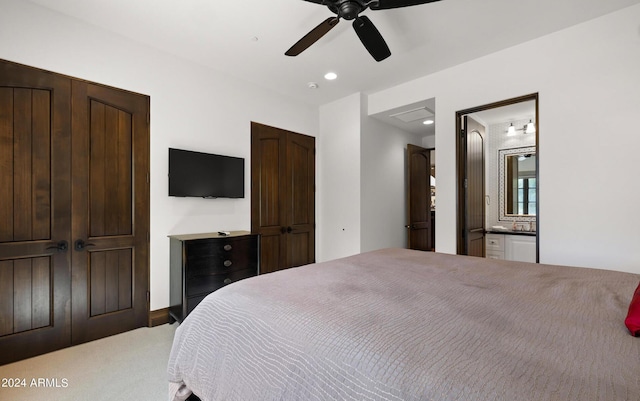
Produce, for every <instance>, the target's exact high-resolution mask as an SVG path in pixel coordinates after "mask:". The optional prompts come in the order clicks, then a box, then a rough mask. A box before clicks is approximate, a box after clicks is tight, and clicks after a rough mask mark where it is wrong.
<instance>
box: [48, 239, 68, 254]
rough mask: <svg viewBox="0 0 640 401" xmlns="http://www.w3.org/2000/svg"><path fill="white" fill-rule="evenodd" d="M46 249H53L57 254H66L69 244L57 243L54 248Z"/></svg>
mask: <svg viewBox="0 0 640 401" xmlns="http://www.w3.org/2000/svg"><path fill="white" fill-rule="evenodd" d="M46 249H55V250H57V251H58V252H66V251H67V249H69V243H68V242H67V241H64V240H62V241H58V243H57V244H55V245H54V246H50V247H47V248H46Z"/></svg>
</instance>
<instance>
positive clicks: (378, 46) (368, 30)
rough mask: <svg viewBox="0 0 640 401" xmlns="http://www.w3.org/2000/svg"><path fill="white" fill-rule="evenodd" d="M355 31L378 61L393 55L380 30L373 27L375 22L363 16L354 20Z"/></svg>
mask: <svg viewBox="0 0 640 401" xmlns="http://www.w3.org/2000/svg"><path fill="white" fill-rule="evenodd" d="M353 29H354V30H355V31H356V33H357V34H358V37H359V38H360V41H361V42H362V44H363V45H364V47H365V48H366V49H367V51H369V53H370V54H371V56H373V58H374V59H375V60H376V61H382V60H384V59H385V58H387V57H389V56H390V55H391V51H390V50H389V46H387V42H385V41H384V38H383V37H382V35H380V32H379V31H378V28H376V26H375V25H373V22H371V20H370V19H369V18H368V17H366V16H364V15H363V16H361V17H358V18H356V19H354V20H353Z"/></svg>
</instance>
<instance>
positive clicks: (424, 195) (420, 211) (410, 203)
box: [406, 144, 433, 251]
mask: <svg viewBox="0 0 640 401" xmlns="http://www.w3.org/2000/svg"><path fill="white" fill-rule="evenodd" d="M407 176H408V179H407V184H408V185H407V226H406V228H407V229H408V246H409V249H417V250H420V251H431V250H432V249H431V244H432V241H431V236H432V235H433V233H432V232H431V181H430V178H431V149H425V148H422V147H420V146H415V145H411V144H409V145H407Z"/></svg>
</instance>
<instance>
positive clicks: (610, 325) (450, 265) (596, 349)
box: [168, 249, 640, 401]
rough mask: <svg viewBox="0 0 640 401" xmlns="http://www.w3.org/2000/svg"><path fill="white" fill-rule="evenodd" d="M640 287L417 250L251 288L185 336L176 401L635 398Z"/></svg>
mask: <svg viewBox="0 0 640 401" xmlns="http://www.w3.org/2000/svg"><path fill="white" fill-rule="evenodd" d="M638 281H639V277H638V276H637V275H634V274H630V273H621V272H613V271H605V270H596V269H583V268H574V267H560V266H546V265H536V264H528V263H520V262H508V261H494V260H489V259H482V258H472V257H465V256H453V255H445V254H437V253H428V252H418V251H410V250H405V249H388V250H381V251H374V252H369V253H364V254H361V255H356V256H352V257H348V258H344V259H339V260H336V261H331V262H326V263H319V264H314V265H309V266H304V267H299V268H294V269H289V270H285V271H280V272H276V273H271V274H266V275H262V276H258V277H254V278H250V279H246V280H243V281H240V282H237V283H234V284H232V285H229V286H227V287H225V288H223V289H221V290H218V291H216V292H214V293H213V294H211V295H210V296H208V297H207V298H206V299H205V300H204V301H203V302H202V303H201V304H200V305H199V306H198V307H197V308H196V309H195V310H194V311H193V312H192V313H191V314H190V315H189V317H188V318H187V319H186V320H185V321H184V322H183V323H182V325H181V326H180V327H179V328H178V329H177V331H176V337H175V340H174V345H173V348H172V350H171V356H170V361H169V367H168V376H169V381H170V382H171V385H170V393H171V394H170V399H173V400H179V399H184V398H185V396H186V395H188V394H189V393H190V391H193V392H194V393H195V394H196V395H198V396H199V397H200V398H201V399H202V400H203V401H214V400H215V401H235V400H238V401H257V400H281V401H285V400H301V401H311V400H322V401H324V400H395V401H410V400H470V401H471V400H473V401H481V400H509V401H518V400H535V401H544V400H558V401H567V400H583V401H584V400H633V401H637V400H640V338H634V337H632V336H631V335H629V333H628V332H627V330H626V328H625V326H624V322H623V321H624V318H625V315H626V312H627V307H628V304H629V301H630V299H631V296H632V294H633V291H634V289H635V287H636V286H637V285H638Z"/></svg>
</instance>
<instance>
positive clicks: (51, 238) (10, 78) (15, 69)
mask: <svg viewBox="0 0 640 401" xmlns="http://www.w3.org/2000/svg"><path fill="white" fill-rule="evenodd" d="M70 91H71V88H70V83H69V80H68V79H64V78H61V77H59V76H57V75H55V74H50V73H47V72H43V71H40V70H36V69H31V68H28V67H24V66H20V65H17V64H14V63H10V62H6V61H2V60H0V351H1V352H0V365H1V364H5V363H9V362H12V361H15V360H19V359H24V358H28V357H31V356H35V355H39V354H42V353H45V352H50V351H53V350H56V349H60V348H63V347H67V346H69V345H70V342H71V334H70V333H71V332H70V326H69V321H70V314H69V311H68V306H69V302H70V300H71V291H70V274H69V270H70V269H69V267H70V263H71V254H70V252H69V249H68V244H69V242H70V240H71V238H70V225H71V214H70V213H71V208H70V205H71V202H70V181H69V176H70V162H69V157H68V152H69V148H70V144H71V142H70V136H69V113H70V100H69V99H70Z"/></svg>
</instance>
